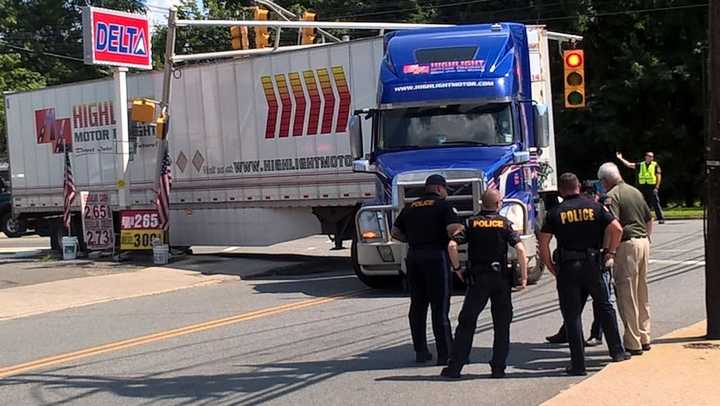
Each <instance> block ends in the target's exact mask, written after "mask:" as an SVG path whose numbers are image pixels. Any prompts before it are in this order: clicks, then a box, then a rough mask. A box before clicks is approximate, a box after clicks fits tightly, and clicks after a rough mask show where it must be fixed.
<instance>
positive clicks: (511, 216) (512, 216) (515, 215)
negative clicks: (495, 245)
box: [500, 203, 525, 234]
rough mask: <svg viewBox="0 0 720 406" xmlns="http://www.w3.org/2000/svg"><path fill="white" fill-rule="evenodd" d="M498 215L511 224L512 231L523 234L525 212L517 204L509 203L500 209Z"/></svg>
mask: <svg viewBox="0 0 720 406" xmlns="http://www.w3.org/2000/svg"><path fill="white" fill-rule="evenodd" d="M500 214H501V215H502V216H505V217H507V219H508V220H510V221H511V222H512V223H513V230H515V231H517V232H518V233H520V234H525V210H523V208H522V206H520V205H519V204H517V203H510V204H508V205H506V206H503V207H502V208H501V209H500Z"/></svg>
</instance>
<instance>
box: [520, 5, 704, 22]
mask: <svg viewBox="0 0 720 406" xmlns="http://www.w3.org/2000/svg"><path fill="white" fill-rule="evenodd" d="M708 5H709V3H703V4H691V5H685V6H671V7H656V8H646V9H639V10H624V11H607V12H602V13H595V14H593V15H592V17H610V16H619V15H632V14H646V13H656V12H662V11H674V10H687V9H693V8H707V7H708ZM578 17H579V16H576V15H575V16H563V17H547V18H539V19H526V20H520V21H518V22H521V23H526V22H534V21H539V22H545V21H560V20H574V19H576V18H578Z"/></svg>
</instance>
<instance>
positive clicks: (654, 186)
mask: <svg viewBox="0 0 720 406" xmlns="http://www.w3.org/2000/svg"><path fill="white" fill-rule="evenodd" d="M615 155H616V156H617V158H618V159H619V160H620V162H622V163H623V165H625V166H626V167H628V168H630V169H635V170H637V179H638V188H639V189H640V192H642V194H643V197H644V198H645V202H646V203H647V204H648V206H650V207H651V208H652V209H653V210H655V217H657V220H658V223H660V224H663V223H665V217H664V216H663V212H662V207H661V206H660V197H659V196H658V191H659V190H660V183H662V169H660V164H658V163H657V161H655V154H654V153H653V152H652V151H648V152H646V153H645V160H644V161H642V162H637V163H634V162H629V161H627V160H626V159H624V158H623V155H622V154H621V153H619V152H618V153H617V154H615Z"/></svg>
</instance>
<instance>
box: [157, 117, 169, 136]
mask: <svg viewBox="0 0 720 406" xmlns="http://www.w3.org/2000/svg"><path fill="white" fill-rule="evenodd" d="M166 130H167V117H166V116H165V114H164V113H160V116H159V117H158V118H157V120H155V138H157V139H159V140H164V139H165V137H166V136H167V133H166V132H165V131H166Z"/></svg>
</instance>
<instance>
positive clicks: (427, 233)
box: [391, 175, 463, 365]
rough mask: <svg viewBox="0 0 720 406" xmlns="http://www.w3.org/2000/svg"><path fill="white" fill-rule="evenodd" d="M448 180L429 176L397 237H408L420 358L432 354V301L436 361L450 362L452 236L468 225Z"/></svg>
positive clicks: (406, 210) (406, 211)
mask: <svg viewBox="0 0 720 406" xmlns="http://www.w3.org/2000/svg"><path fill="white" fill-rule="evenodd" d="M446 197H447V183H446V181H445V178H444V177H442V176H441V175H431V176H429V177H428V178H427V179H426V181H425V193H424V194H423V195H422V196H420V198H419V199H417V200H415V201H414V202H412V203H410V204H408V205H407V206H405V208H403V210H402V211H401V212H400V214H399V215H398V217H397V219H396V220H395V224H394V225H393V228H392V231H391V233H392V236H393V238H395V239H397V240H400V241H407V243H408V245H409V247H408V255H407V260H406V262H405V263H406V267H407V280H408V287H409V289H410V312H409V314H408V318H409V319H410V332H411V333H412V340H413V346H414V348H415V360H416V361H417V362H426V361H430V360H432V354H430V351H429V350H428V347H427V335H426V323H427V311H428V305H429V306H430V308H431V310H432V326H433V333H434V334H435V346H436V348H437V364H438V365H447V361H448V352H449V348H450V345H451V344H452V331H451V330H450V318H449V317H448V313H449V312H450V289H451V283H452V279H451V278H452V273H451V272H450V265H449V263H448V251H447V250H448V243H449V241H450V236H452V235H455V234H457V233H458V232H461V231H462V229H463V226H462V224H460V220H459V219H458V217H457V213H456V211H455V210H454V209H453V208H452V207H451V206H450V205H449V204H448V202H447V201H446V200H445V198H446Z"/></svg>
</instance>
